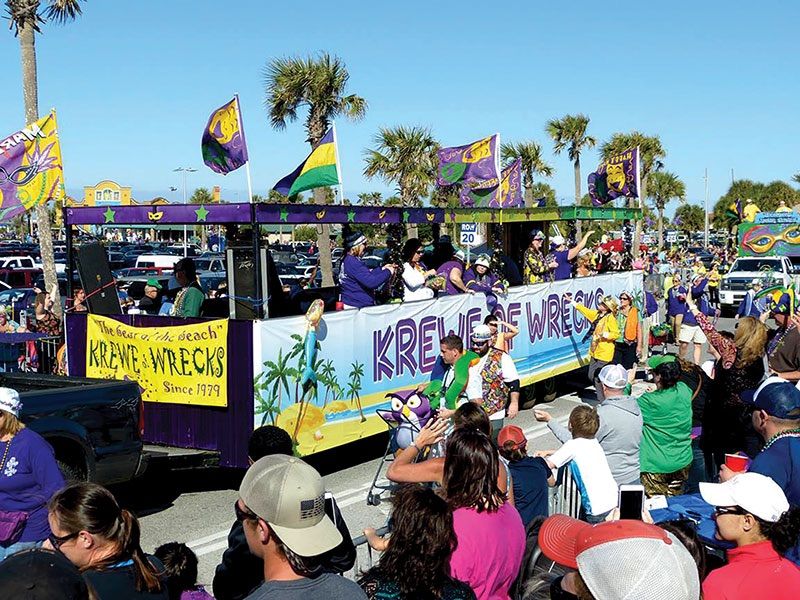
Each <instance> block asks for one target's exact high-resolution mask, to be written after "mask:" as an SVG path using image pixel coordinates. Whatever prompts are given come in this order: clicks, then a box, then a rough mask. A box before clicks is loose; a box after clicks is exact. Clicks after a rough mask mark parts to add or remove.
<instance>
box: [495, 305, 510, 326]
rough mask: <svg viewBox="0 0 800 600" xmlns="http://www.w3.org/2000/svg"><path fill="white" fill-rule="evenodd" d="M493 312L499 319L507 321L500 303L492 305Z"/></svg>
mask: <svg viewBox="0 0 800 600" xmlns="http://www.w3.org/2000/svg"><path fill="white" fill-rule="evenodd" d="M493 314H494V315H495V316H496V317H497V318H498V319H500V320H501V321H505V322H506V323H508V319H506V311H505V309H504V308H503V305H502V304H498V305H497V306H495V307H494V313H493Z"/></svg>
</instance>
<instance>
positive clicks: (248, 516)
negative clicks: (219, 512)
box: [233, 500, 259, 523]
mask: <svg viewBox="0 0 800 600" xmlns="http://www.w3.org/2000/svg"><path fill="white" fill-rule="evenodd" d="M233 511H234V513H236V520H237V521H238V522H239V523H244V522H245V521H258V519H259V516H258V515H257V514H256V513H254V512H251V511H249V510H242V509H241V507H240V506H239V501H238V500H237V501H236V502H234V503H233Z"/></svg>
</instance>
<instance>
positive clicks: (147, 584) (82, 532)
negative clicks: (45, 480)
mask: <svg viewBox="0 0 800 600" xmlns="http://www.w3.org/2000/svg"><path fill="white" fill-rule="evenodd" d="M48 508H49V517H48V518H49V521H50V529H51V530H52V534H51V535H50V537H48V538H47V542H46V543H45V547H50V548H52V549H53V550H58V551H60V552H61V553H62V554H64V555H65V556H66V557H67V558H68V559H70V561H72V563H73V564H74V565H75V566H76V567H78V568H79V569H80V570H81V571H82V572H83V575H84V577H86V579H87V581H88V582H89V583H90V584H91V585H92V587H93V588H94V589H95V592H96V594H97V597H98V598H99V600H134V599H135V600H169V594H168V591H167V586H166V582H165V581H164V580H163V579H162V576H161V573H162V571H163V568H162V565H161V563H159V562H158V560H157V559H155V558H153V557H151V556H147V555H145V553H144V552H143V551H142V548H141V546H140V545H139V535H140V533H139V532H140V529H139V521H138V520H137V519H136V517H135V516H134V515H133V514H132V513H131V512H130V511H128V510H125V509H121V508H120V507H119V504H117V501H116V500H115V499H114V496H113V495H112V494H111V492H109V491H108V490H107V489H105V488H104V487H102V486H100V485H97V484H96V483H89V482H76V483H73V484H70V485H68V486H67V487H65V488H63V489H61V490H60V491H58V492H57V493H56V494H55V495H54V496H53V497H52V498H51V499H50V503H49V505H48Z"/></svg>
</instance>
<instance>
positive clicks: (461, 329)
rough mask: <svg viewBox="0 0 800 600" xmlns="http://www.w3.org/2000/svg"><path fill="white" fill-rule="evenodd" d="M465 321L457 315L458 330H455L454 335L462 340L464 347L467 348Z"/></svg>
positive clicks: (461, 316) (459, 314)
mask: <svg viewBox="0 0 800 600" xmlns="http://www.w3.org/2000/svg"><path fill="white" fill-rule="evenodd" d="M467 334H468V331H467V320H466V318H465V317H464V315H463V314H461V313H458V329H456V335H457V336H458V337H460V338H461V339H462V340H464V345H465V346H467V347H469V342H468V340H467Z"/></svg>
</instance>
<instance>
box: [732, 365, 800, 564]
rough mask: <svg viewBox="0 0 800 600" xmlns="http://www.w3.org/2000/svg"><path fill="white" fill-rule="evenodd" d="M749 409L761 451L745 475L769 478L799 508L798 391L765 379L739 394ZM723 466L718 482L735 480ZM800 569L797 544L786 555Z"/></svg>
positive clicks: (799, 419) (799, 549)
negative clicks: (758, 474)
mask: <svg viewBox="0 0 800 600" xmlns="http://www.w3.org/2000/svg"><path fill="white" fill-rule="evenodd" d="M742 400H744V401H745V402H747V403H750V404H751V405H752V407H753V409H754V410H753V416H752V419H753V427H754V428H755V430H756V431H757V432H758V434H759V435H760V436H761V437H762V438H764V442H765V443H764V448H762V450H761V452H759V453H758V455H757V456H756V457H755V458H754V459H753V462H752V463H751V465H750V468H749V469H748V471H749V472H750V473H760V474H761V475H766V476H767V477H771V478H772V479H773V480H774V481H775V483H777V484H778V485H779V486H780V487H781V489H782V490H783V492H784V493H785V494H786V499H787V500H788V501H789V504H792V505H794V506H800V390H798V389H797V387H795V386H794V385H793V384H792V383H790V382H788V381H786V380H785V379H782V378H780V377H775V376H772V377H769V378H768V379H765V380H764V382H763V383H762V384H761V385H760V386H759V387H758V389H756V390H755V391H751V392H745V393H743V394H742ZM736 474H737V473H736V472H735V471H732V470H731V469H730V468H728V467H727V466H726V465H722V467H720V470H719V479H720V481H728V480H729V479H731V478H732V477H734V476H736ZM786 558H788V559H790V560H791V561H792V562H794V563H795V564H796V565H798V566H800V540H798V544H797V545H796V546H795V547H794V548H793V549H791V550H790V551H789V552H787V554H786Z"/></svg>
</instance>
